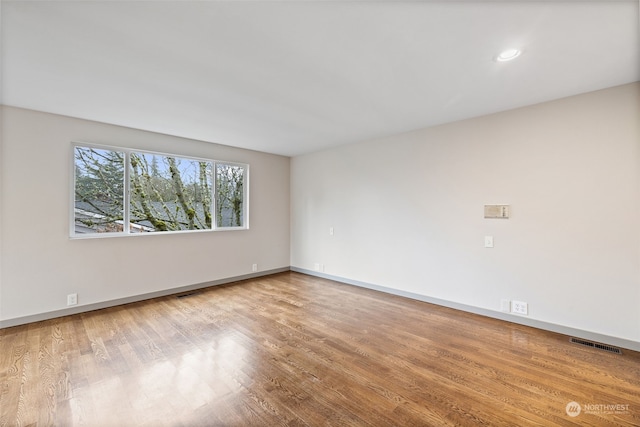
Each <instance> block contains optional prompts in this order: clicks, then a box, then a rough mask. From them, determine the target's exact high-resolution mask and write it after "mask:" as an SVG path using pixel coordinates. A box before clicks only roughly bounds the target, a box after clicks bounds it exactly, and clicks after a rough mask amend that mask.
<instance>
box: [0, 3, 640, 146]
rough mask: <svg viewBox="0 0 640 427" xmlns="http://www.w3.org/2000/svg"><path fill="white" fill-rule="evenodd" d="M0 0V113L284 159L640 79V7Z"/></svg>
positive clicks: (569, 4) (505, 4) (574, 4)
mask: <svg viewBox="0 0 640 427" xmlns="http://www.w3.org/2000/svg"><path fill="white" fill-rule="evenodd" d="M0 5H1V25H2V27H1V32H2V51H1V54H2V55H1V58H2V103H3V104H6V105H12V106H17V107H23V108H29V109H34V110H40V111H45V112H51V113H57V114H62V115H67V116H72V117H79V118H84V119H90V120H96V121H100V122H105V123H112V124H116V125H122V126H128V127H132V128H137V129H144V130H149V131H154V132H160V133H165V134H170V135H176V136H181V137H187V138H193V139H199V140H203V141H208V142H215V143H221V144H225V145H231V146H236V147H242V148H248V149H253V150H259V151H264V152H269V153H276V154H282V155H287V156H296V155H300V154H304V153H309V152H313V151H318V150H322V149H325V148H328V147H332V146H337V145H341V144H347V143H352V142H356V141H364V140H368V139H373V138H379V137H383V136H388V135H392V134H396V133H400V132H405V131H410V130H415V129H420V128H424V127H429V126H434V125H438V124H442V123H448V122H453V121H457V120H461V119H465V118H470V117H476V116H481V115H486V114H491V113H495V112H499V111H504V110H508V109H512V108H517V107H521V106H525V105H531V104H536V103H540V102H544V101H548V100H552V99H558V98H562V97H566V96H570V95H575V94H579V93H584V92H589V91H593V90H598V89H603V88H607V87H611V86H616V85H621V84H625V83H630V82H634V81H638V80H640V40H639V39H640V38H639V23H638V21H639V17H640V13H639V11H638V6H639V3H638V1H637V0H629V1H611V0H607V1H564V2H560V1H523V2H519V1H506V0H503V1H482V0H475V1H466V2H460V1H446V2H445V1H440V2H438V1H429V0H425V1H406V2H405V1H391V0H389V1H204V2H203V1H201V2H190V1H159V2H155V1H105V2H101V1H86V2H77V1H43V2H35V1H2V3H0ZM511 47H517V48H519V49H521V50H522V54H521V55H520V57H518V58H517V59H515V60H514V61H511V62H496V61H495V60H494V57H495V56H496V55H497V54H498V53H499V52H500V51H501V50H503V49H505V48H511Z"/></svg>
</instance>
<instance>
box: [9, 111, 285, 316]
mask: <svg viewBox="0 0 640 427" xmlns="http://www.w3.org/2000/svg"><path fill="white" fill-rule="evenodd" d="M3 113H4V117H3V123H2V124H3V129H2V133H3V136H4V138H3V140H2V147H1V149H2V154H3V156H2V158H1V161H2V163H1V171H0V182H1V183H2V185H3V187H2V197H1V200H0V206H1V210H0V219H1V223H0V224H1V228H0V236H2V243H1V252H0V263H1V269H0V272H1V277H0V280H1V282H0V284H1V286H2V287H1V288H0V320H2V321H5V322H4V323H5V324H8V323H15V319H21V318H27V317H29V316H34V315H41V314H45V315H46V313H52V312H55V311H56V310H61V309H66V308H67V306H66V295H67V294H69V293H78V299H79V305H80V306H82V305H85V306H86V305H90V304H99V303H104V302H108V301H113V300H118V299H123V298H128V297H134V296H136V295H145V294H148V293H154V292H158V291H164V290H170V289H173V288H177V287H181V286H189V285H194V284H199V283H204V282H209V281H217V280H221V279H226V278H233V277H238V276H243V275H246V274H250V273H251V267H252V264H254V263H257V264H258V268H259V270H260V271H268V270H273V269H279V268H288V267H289V253H290V250H289V241H290V239H289V225H290V220H289V212H290V210H289V158H287V157H282V156H276V155H270V154H264V153H259V152H255V151H249V150H242V149H237V148H231V147H226V146H221V145H216V144H209V143H205V142H200V141H193V140H187V139H182V138H175V137H170V136H166V135H160V134H154V133H150V132H144V131H138V130H133V129H128V128H122V127H117V126H111V125H106V124H100V123H95V122H90V121H85V120H78V119H73V118H69V117H62V116H56V115H52V114H46V113H41V112H34V111H29V110H22V109H17V108H10V107H4V109H3ZM71 141H83V142H89V143H96V144H108V145H113V146H123V147H130V148H137V149H142V150H152V151H159V152H166V153H176V154H180V155H184V156H197V157H206V158H213V159H218V160H228V161H234V162H243V163H249V165H250V193H249V195H250V213H249V216H250V227H251V228H250V229H249V230H243V231H221V232H204V233H186V234H169V235H167V234H163V235H161V234H156V235H145V236H135V237H134V236H132V237H119V238H115V237H114V238H106V239H80V240H79V239H75V240H71V239H70V238H69V210H70V191H71V184H70V180H71V176H72V175H71V168H72V158H71ZM80 309H81V307H80ZM45 317H46V316H45ZM11 319H14V320H13V321H11V322H10V320H11Z"/></svg>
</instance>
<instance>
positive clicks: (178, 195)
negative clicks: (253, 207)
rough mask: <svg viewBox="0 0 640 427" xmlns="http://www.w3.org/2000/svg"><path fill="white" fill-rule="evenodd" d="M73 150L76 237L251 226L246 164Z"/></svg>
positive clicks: (98, 149) (96, 149) (119, 151)
mask: <svg viewBox="0 0 640 427" xmlns="http://www.w3.org/2000/svg"><path fill="white" fill-rule="evenodd" d="M73 151H74V166H75V173H74V198H73V225H72V227H71V230H72V231H71V233H72V236H74V237H78V236H81V235H101V236H102V235H105V234H111V235H113V234H114V233H116V234H134V233H151V232H171V231H187V230H216V229H244V228H248V226H247V190H246V189H247V179H248V165H244V164H237V163H226V162H218V161H214V160H206V159H193V158H187V157H178V156H173V155H166V154H158V153H148V152H139V151H130V150H124V149H111V148H106V147H92V146H81V145H76V146H74V150H73ZM125 224H126V226H125Z"/></svg>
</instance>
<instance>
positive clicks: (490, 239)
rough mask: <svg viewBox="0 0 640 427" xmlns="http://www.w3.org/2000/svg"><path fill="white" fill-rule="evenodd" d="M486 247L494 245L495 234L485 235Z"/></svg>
mask: <svg viewBox="0 0 640 427" xmlns="http://www.w3.org/2000/svg"><path fill="white" fill-rule="evenodd" d="M484 247H485V248H492V247H493V236H484Z"/></svg>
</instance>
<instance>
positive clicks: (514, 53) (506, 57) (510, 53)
mask: <svg viewBox="0 0 640 427" xmlns="http://www.w3.org/2000/svg"><path fill="white" fill-rule="evenodd" d="M521 53H522V52H521V51H520V50H518V49H507V50H504V51H502V52H500V54H499V55H498V56H496V61H498V62H505V61H511V60H512V59H516V58H517V57H518V56H520V54H521Z"/></svg>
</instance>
